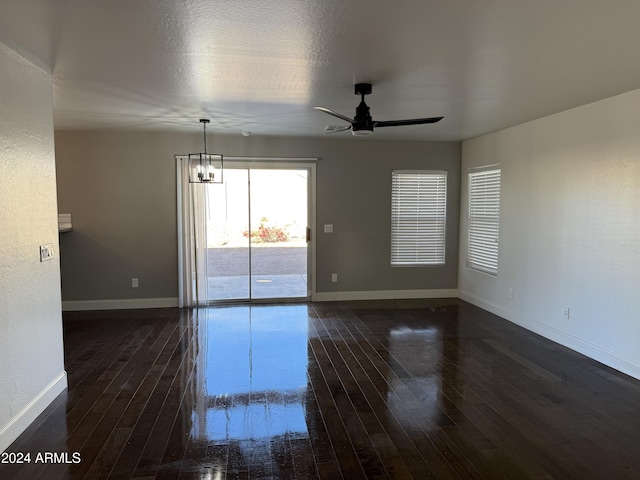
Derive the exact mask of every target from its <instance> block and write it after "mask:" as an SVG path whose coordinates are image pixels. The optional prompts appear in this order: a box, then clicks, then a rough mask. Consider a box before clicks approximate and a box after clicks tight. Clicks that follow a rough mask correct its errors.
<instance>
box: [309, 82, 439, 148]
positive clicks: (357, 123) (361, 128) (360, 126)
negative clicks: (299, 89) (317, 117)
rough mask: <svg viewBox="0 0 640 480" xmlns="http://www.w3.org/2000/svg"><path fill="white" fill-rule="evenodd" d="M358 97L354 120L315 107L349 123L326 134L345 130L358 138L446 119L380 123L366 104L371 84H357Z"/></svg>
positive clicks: (326, 130)
mask: <svg viewBox="0 0 640 480" xmlns="http://www.w3.org/2000/svg"><path fill="white" fill-rule="evenodd" d="M353 93H355V94H356V95H360V96H361V98H362V100H361V101H360V105H358V106H357V107H356V116H355V117H353V118H349V117H347V116H345V115H341V114H340V113H336V112H333V111H331V110H329V109H328V108H325V107H313V108H315V109H316V110H320V111H321V112H324V113H328V114H329V115H333V116H334V117H337V118H339V119H341V120H344V121H345V122H349V124H350V125H349V126H348V127H344V128H340V127H331V126H329V127H326V128H325V133H336V132H344V131H345V130H351V134H352V135H354V136H356V137H364V136H368V135H371V134H372V133H373V129H374V128H376V127H400V126H402V125H422V124H424V123H436V122H439V121H440V120H442V119H443V118H444V117H429V118H412V119H408V120H385V121H378V120H374V119H373V118H371V114H370V113H369V107H368V106H367V104H366V103H364V96H365V95H369V94H370V93H371V84H370V83H356V84H355V85H354V92H353Z"/></svg>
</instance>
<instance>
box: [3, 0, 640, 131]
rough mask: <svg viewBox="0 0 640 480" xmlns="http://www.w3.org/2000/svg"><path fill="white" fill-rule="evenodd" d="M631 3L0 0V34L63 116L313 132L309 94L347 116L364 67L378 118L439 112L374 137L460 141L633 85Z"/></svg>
mask: <svg viewBox="0 0 640 480" xmlns="http://www.w3.org/2000/svg"><path fill="white" fill-rule="evenodd" d="M638 18H640V2H639V1H638V0H629V1H627V0H616V1H614V2H604V1H603V0H562V1H558V0H536V1H530V0H396V1H393V2H391V1H386V0H375V1H374V0H321V1H320V0H307V1H305V0H277V1H276V0H272V1H269V0H253V1H248V0H235V1H231V0H181V1H177V0H2V1H1V2H0V42H1V43H4V44H5V45H7V46H8V47H10V48H12V49H13V50H15V51H17V52H18V53H20V54H21V55H23V56H24V57H25V58H27V59H28V60H30V61H31V62H33V63H35V64H37V65H39V66H40V67H42V68H43V69H44V70H46V71H48V72H50V73H52V75H53V81H54V102H55V103H54V115H55V125H56V128H60V129H129V130H132V129H133V130H136V129H171V130H181V131H189V130H193V131H198V130H199V129H200V124H199V123H198V119H199V118H201V117H209V118H211V121H212V123H211V127H210V130H213V131H216V132H220V133H228V134H240V133H242V132H251V133H252V134H263V135H306V136H322V135H323V129H324V127H325V125H341V121H340V120H339V119H336V118H334V117H331V116H328V115H326V114H323V113H321V112H318V111H316V110H313V109H312V107H313V106H314V105H322V106H325V107H327V108H330V109H331V110H334V111H337V112H340V113H342V114H344V115H347V116H349V117H352V116H353V115H354V113H355V106H356V105H357V103H358V97H356V96H355V95H353V84H354V83H357V82H371V83H373V94H372V95H371V96H369V97H367V103H368V105H369V106H370V107H371V113H372V115H373V117H374V119H376V120H395V119H402V118H414V117H429V116H440V115H444V116H445V118H444V120H442V121H441V122H440V123H438V124H434V125H420V126H410V127H393V128H385V129H383V130H376V132H375V134H374V135H375V137H376V138H384V139H416V140H460V139H464V138H470V137H474V136H477V135H480V134H483V133H487V132H490V131H494V130H498V129H501V128H505V127H508V126H511V125H516V124H519V123H522V122H525V121H529V120H532V119H535V118H539V117H542V116H546V115H549V114H552V113H555V112H558V111H562V110H566V109H568V108H571V107H575V106H578V105H583V104H586V103H589V102H593V101H596V100H600V99H603V98H607V97H610V96H613V95H616V94H619V93H622V92H626V91H630V90H634V89H637V88H640V56H638V53H637V52H638V51H637V49H638V45H640V29H639V28H638V27H637V21H638ZM0 68H1V66H0ZM0 114H1V112H0ZM605 121H606V120H605ZM333 137H342V138H349V137H350V135H349V132H342V133H335V134H333ZM355 140H358V139H354V141H355Z"/></svg>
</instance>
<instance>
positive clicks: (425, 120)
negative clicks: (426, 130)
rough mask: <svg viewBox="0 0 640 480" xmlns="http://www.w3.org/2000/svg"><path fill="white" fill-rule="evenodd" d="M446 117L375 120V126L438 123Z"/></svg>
mask: <svg viewBox="0 0 640 480" xmlns="http://www.w3.org/2000/svg"><path fill="white" fill-rule="evenodd" d="M443 118H444V117H430V118H413V119H410V120H387V121H382V122H377V121H374V122H373V126H374V127H376V128H378V127H400V126H402V125H422V124H424V123H436V122H439V121H440V120H442V119H443Z"/></svg>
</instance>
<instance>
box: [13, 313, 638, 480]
mask: <svg viewBox="0 0 640 480" xmlns="http://www.w3.org/2000/svg"><path fill="white" fill-rule="evenodd" d="M64 320H65V321H64V329H65V355H66V359H65V361H66V369H67V372H68V380H69V390H68V392H66V393H65V394H63V395H61V396H60V397H58V398H57V399H56V400H55V402H54V403H53V404H52V405H51V406H50V407H49V408H48V409H47V410H46V411H45V412H44V413H43V414H42V415H41V416H40V417H39V418H38V419H37V420H36V422H34V424H33V425H32V426H31V427H30V428H29V429H28V430H27V431H26V432H25V433H24V434H23V435H22V436H21V437H20V438H19V439H18V440H17V441H16V442H15V443H14V444H13V445H12V446H11V447H10V448H9V449H8V450H7V452H21V453H24V454H26V453H30V455H31V457H30V458H31V463H27V464H22V465H15V464H14V465H10V464H0V478H1V479H13V478H16V479H18V478H24V479H36V478H43V479H47V480H53V479H67V478H68V479H100V478H114V479H130V478H135V479H140V480H142V479H144V480H151V479H157V480H161V479H207V480H219V479H236V478H239V479H257V478H282V479H289V478H291V479H294V478H295V479H312V478H323V479H340V478H345V479H347V480H356V479H377V478H394V479H405V478H407V479H408V478H415V479H426V478H438V479H486V480H505V479H517V480H520V479H539V480H542V479H562V480H570V479H575V480H588V479H616V480H623V479H636V480H637V479H638V478H640V456H639V455H638V454H639V453H640V382H638V381H637V380H634V379H631V378H629V377H627V376H625V375H623V374H621V373H618V372H616V371H614V370H611V369H609V368H607V367H604V366H602V365H601V364H599V363H597V362H595V361H592V360H590V359H588V358H585V357H583V356H581V355H579V354H577V353H575V352H572V351H570V350H567V349H566V348H563V347H561V346H559V345H557V344H554V343H552V342H550V341H548V340H545V339H543V338H541V337H539V336H537V335H535V334H533V333H530V332H527V331H526V330H523V329H521V328H519V327H517V326H515V325H513V324H511V323H509V322H507V321H505V320H502V319H500V318H498V317H496V316H494V315H491V314H489V313H487V312H485V311H483V310H480V309H478V308H476V307H474V306H472V305H469V304H467V303H465V302H462V301H459V300H414V301H411V300H406V301H379V302H344V303H318V304H288V305H255V306H248V305H238V306H225V307H216V308H209V309H200V310H178V309H154V310H136V311H109V312H76V313H67V314H65V315H64ZM47 454H49V457H48V458H49V460H50V461H48V462H46V461H44V460H45V456H46V455H47ZM53 454H56V456H53ZM38 456H39V457H38ZM38 458H39V460H41V461H36V460H37V459H38Z"/></svg>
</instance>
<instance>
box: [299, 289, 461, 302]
mask: <svg viewBox="0 0 640 480" xmlns="http://www.w3.org/2000/svg"><path fill="white" fill-rule="evenodd" d="M457 297H458V290H457V289H455V288H450V289H438V290H370V291H360V292H316V293H315V294H314V296H313V298H312V300H313V301H314V302H342V301H348V300H401V299H409V298H457Z"/></svg>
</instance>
